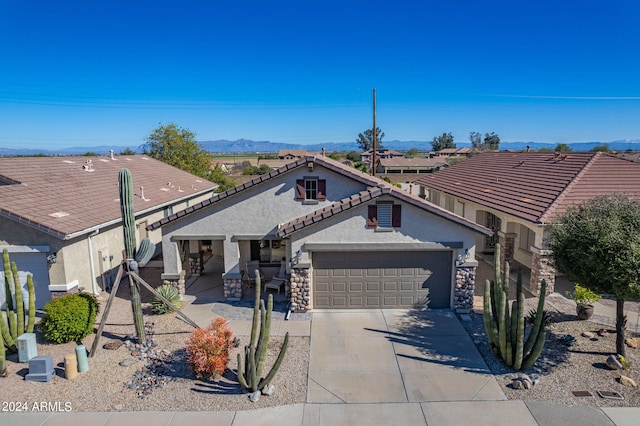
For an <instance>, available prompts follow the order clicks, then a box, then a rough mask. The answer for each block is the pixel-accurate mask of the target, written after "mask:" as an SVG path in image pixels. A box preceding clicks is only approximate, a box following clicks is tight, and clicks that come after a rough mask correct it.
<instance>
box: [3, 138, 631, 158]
mask: <svg viewBox="0 0 640 426" xmlns="http://www.w3.org/2000/svg"><path fill="white" fill-rule="evenodd" d="M199 144H200V146H201V147H202V148H203V149H205V150H207V151H210V152H212V153H219V154H222V153H232V152H235V153H240V152H242V153H270V152H278V151H280V150H286V149H306V150H307V151H312V152H314V151H317V152H319V151H321V150H322V148H325V149H326V150H327V152H332V151H344V152H346V151H352V150H355V151H358V150H359V149H358V145H357V144H356V142H355V141H354V142H327V143H320V144H310V145H303V144H293V143H279V142H270V141H253V140H250V139H237V140H235V141H230V140H224V139H223V140H215V141H199ZM603 144H606V145H608V146H609V149H611V150H614V151H626V150H633V151H638V150H640V139H633V140H616V141H610V142H570V143H567V145H568V146H569V147H571V149H572V150H573V151H589V150H591V149H592V148H594V147H596V146H598V145H603ZM383 145H384V147H385V148H389V149H394V150H397V151H408V150H409V149H411V148H417V149H419V150H420V151H427V150H430V149H431V141H399V140H391V141H386V140H385V141H383ZM470 145H471V144H470V143H469V142H461V143H459V142H456V146H457V147H458V148H462V147H465V146H470ZM557 145H558V144H557V143H544V142H534V141H530V142H500V149H503V150H516V151H519V150H524V149H527V147H529V148H530V149H531V150H537V149H541V148H547V149H554V148H555V147H556V146H557ZM127 148H130V149H133V150H134V151H136V152H142V151H143V145H140V146H138V147H135V148H133V147H127V146H121V145H112V146H109V145H100V146H77V147H71V148H59V149H40V148H2V147H0V156H13V155H78V154H85V153H88V152H93V153H96V154H107V153H108V152H109V150H110V149H113V151H114V152H115V153H116V154H118V153H119V152H121V151H124V150H125V149H127Z"/></svg>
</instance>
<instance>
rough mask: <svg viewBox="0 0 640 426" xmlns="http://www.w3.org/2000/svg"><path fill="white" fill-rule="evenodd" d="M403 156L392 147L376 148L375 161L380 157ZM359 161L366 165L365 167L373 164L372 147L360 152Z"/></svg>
mask: <svg viewBox="0 0 640 426" xmlns="http://www.w3.org/2000/svg"><path fill="white" fill-rule="evenodd" d="M400 157H404V154H403V153H401V152H398V151H394V150H392V149H386V148H379V149H376V163H377V162H378V160H379V159H381V158H400ZM360 162H361V163H362V164H364V165H365V166H367V169H371V164H373V149H370V150H368V151H364V152H361V153H360Z"/></svg>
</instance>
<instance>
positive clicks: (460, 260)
mask: <svg viewBox="0 0 640 426" xmlns="http://www.w3.org/2000/svg"><path fill="white" fill-rule="evenodd" d="M470 257H471V255H470V254H469V249H464V253H460V254H459V255H458V257H456V266H460V265H463V264H465V263H467V260H469V258H470Z"/></svg>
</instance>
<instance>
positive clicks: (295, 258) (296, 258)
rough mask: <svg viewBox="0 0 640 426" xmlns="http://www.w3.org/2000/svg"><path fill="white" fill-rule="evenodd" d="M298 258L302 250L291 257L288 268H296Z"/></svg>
mask: <svg viewBox="0 0 640 426" xmlns="http://www.w3.org/2000/svg"><path fill="white" fill-rule="evenodd" d="M300 256H302V250H301V249H298V251H297V252H296V254H295V256H292V257H291V260H290V261H289V266H291V267H293V266H296V265H297V264H298V262H300Z"/></svg>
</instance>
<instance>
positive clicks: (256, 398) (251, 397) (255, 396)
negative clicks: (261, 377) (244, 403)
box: [249, 391, 262, 402]
mask: <svg viewBox="0 0 640 426" xmlns="http://www.w3.org/2000/svg"><path fill="white" fill-rule="evenodd" d="M260 395H262V392H260V391H255V392H253V393H252V394H251V395H249V401H251V402H258V401H259V400H260Z"/></svg>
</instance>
